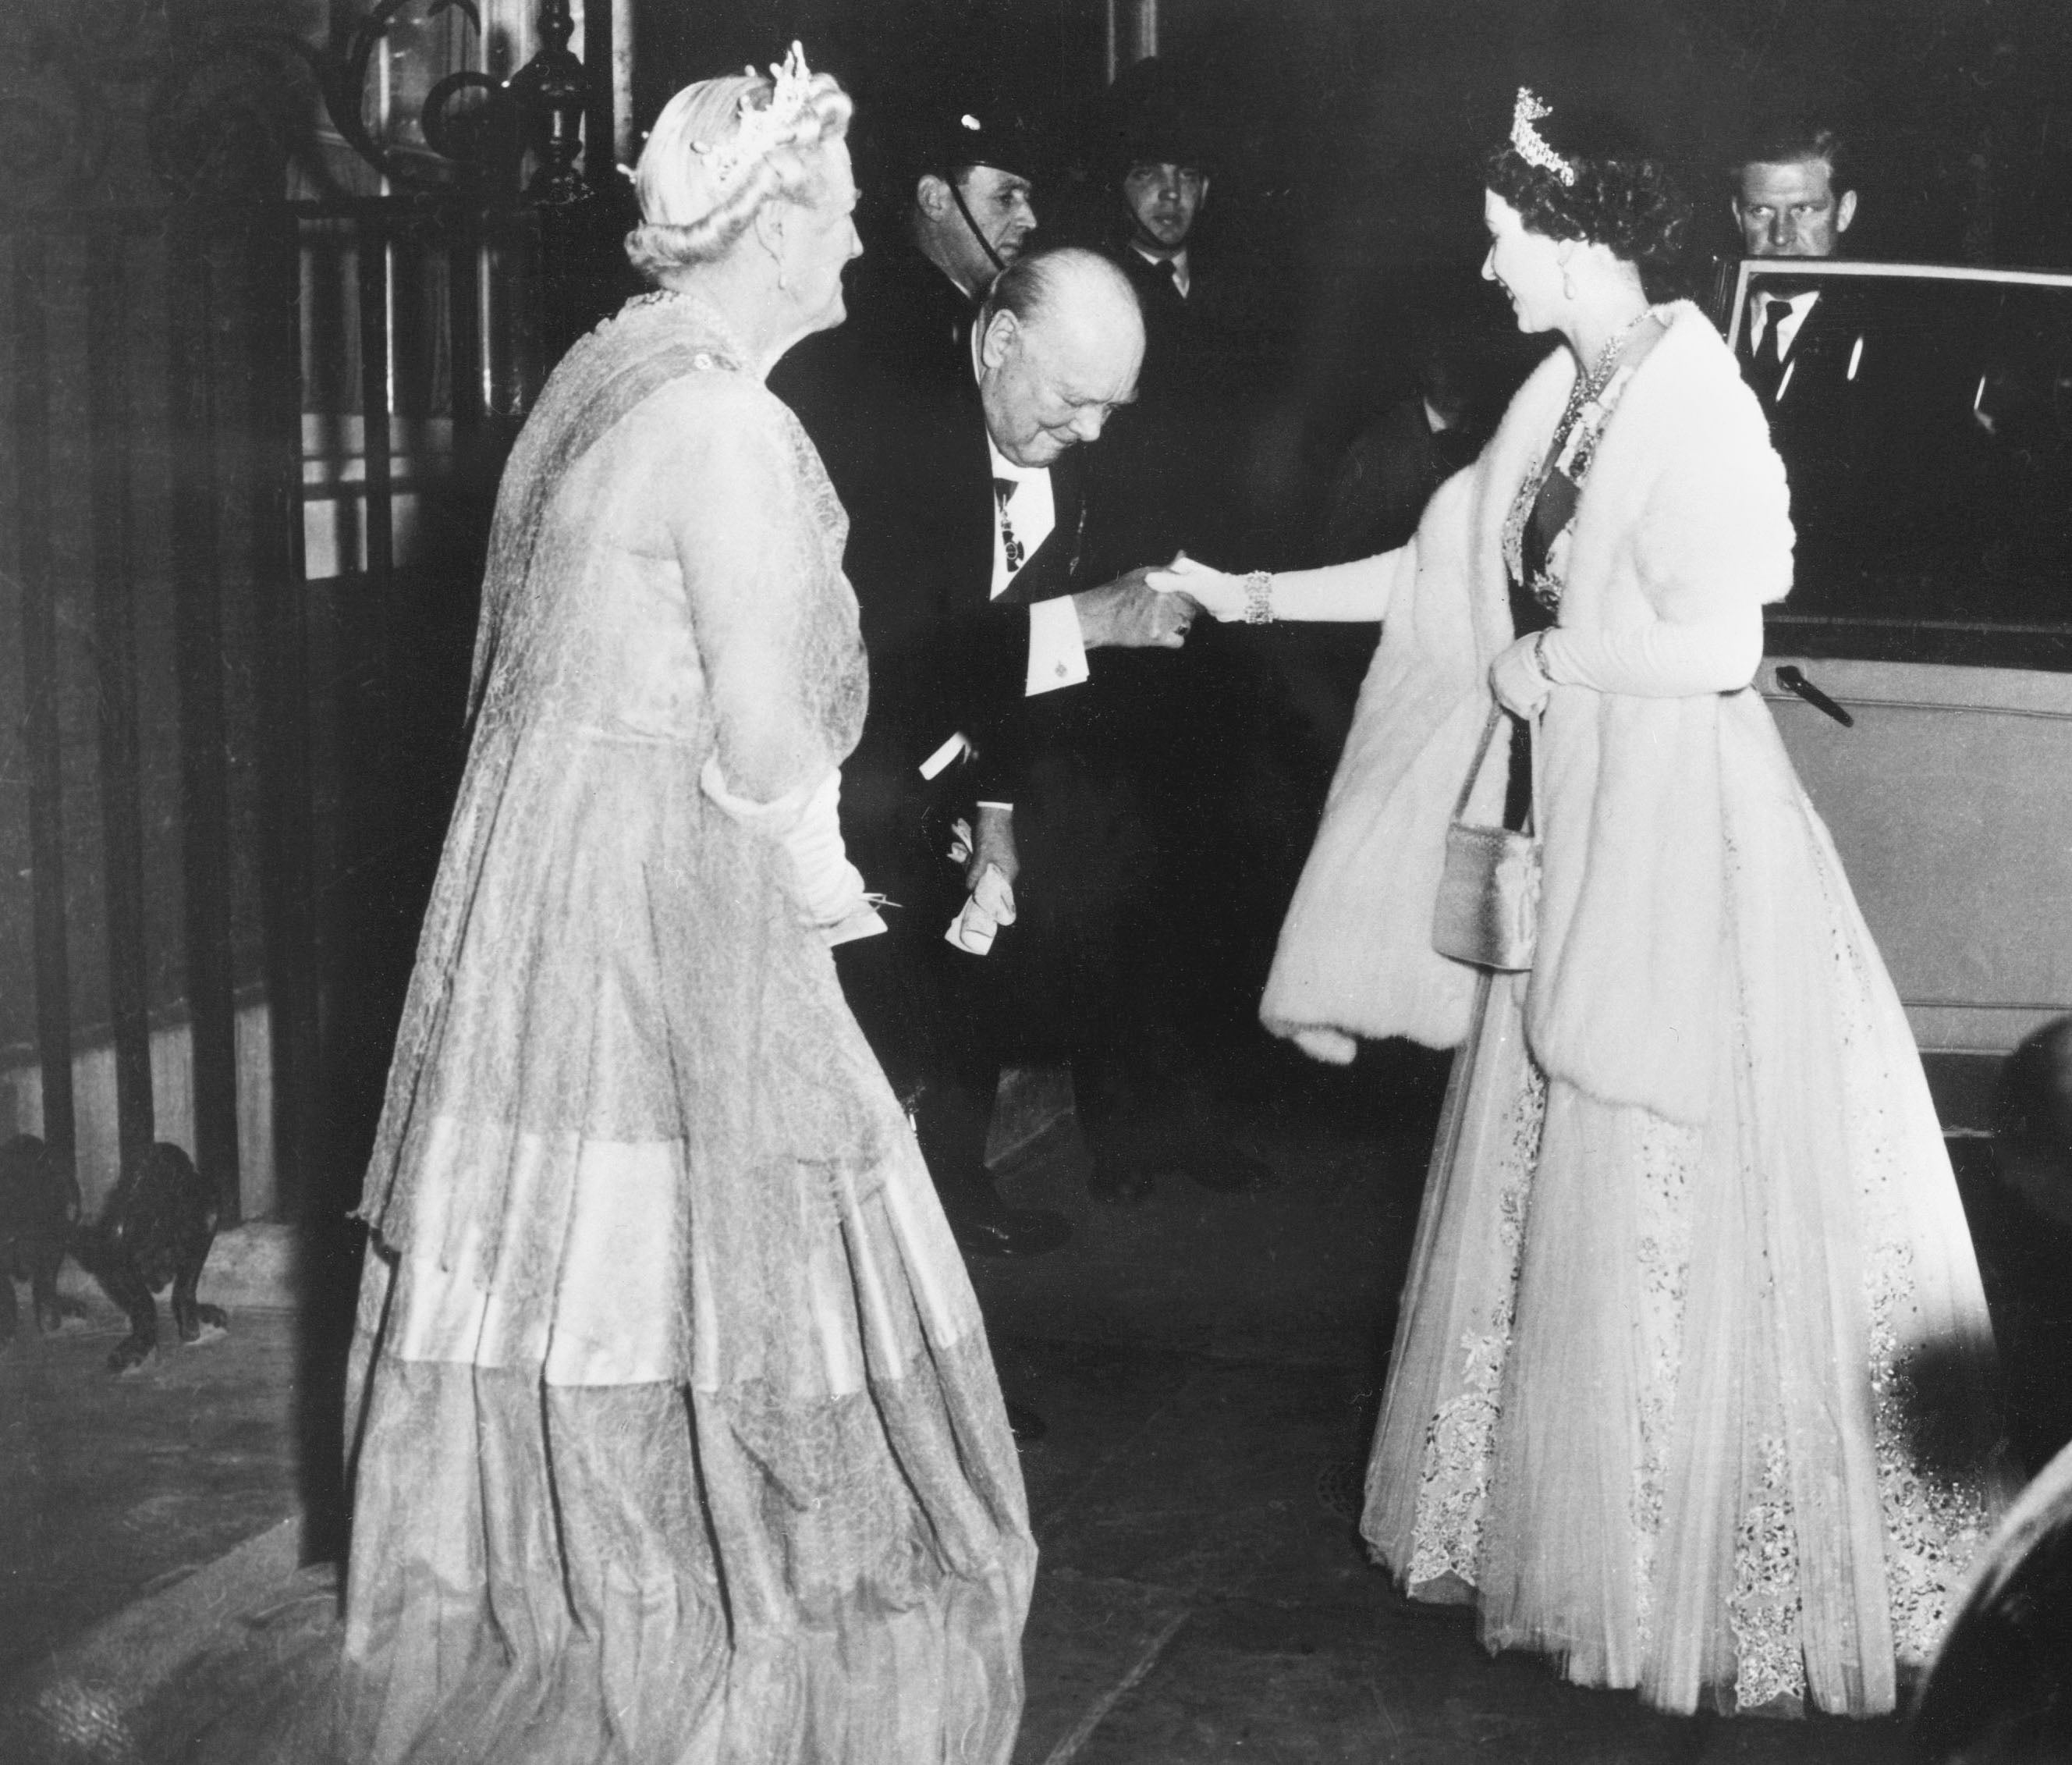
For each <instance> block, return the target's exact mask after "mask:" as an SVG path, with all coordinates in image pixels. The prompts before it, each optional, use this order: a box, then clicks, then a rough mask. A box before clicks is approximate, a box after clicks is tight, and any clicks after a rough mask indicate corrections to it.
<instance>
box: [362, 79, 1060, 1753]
mask: <svg viewBox="0 0 2072 1765" xmlns="http://www.w3.org/2000/svg"><path fill="white" fill-rule="evenodd" d="M772 73H773V76H774V78H772V79H762V78H758V77H754V76H737V77H734V78H730V79H722V80H708V81H705V82H704V83H702V84H698V85H695V86H692V87H689V88H686V89H685V91H683V92H680V93H678V94H677V95H676V97H675V98H674V99H673V100H672V101H671V103H670V104H669V105H668V107H667V109H665V110H664V113H663V114H662V116H661V117H660V119H659V120H658V121H657V122H656V126H655V129H654V130H653V132H652V134H651V136H650V138H649V139H648V145H647V148H646V150H645V152H644V153H643V154H642V157H641V161H640V165H639V177H638V187H639V198H640V204H641V212H642V214H643V224H642V225H641V226H640V227H639V228H637V229H636V230H635V232H634V233H633V234H632V235H631V238H630V239H629V241H628V249H629V251H630V253H631V256H632V257H633V259H634V261H635V264H636V265H639V267H640V268H641V269H643V270H644V271H645V272H646V273H647V274H648V275H649V277H650V278H652V280H653V281H654V282H656V284H657V285H658V286H657V288H656V292H654V293H652V294H648V295H646V296H644V297H643V298H639V299H636V300H635V301H633V302H631V303H630V304H629V305H628V306H627V307H626V308H625V309H624V310H623V311H621V312H620V313H619V315H617V316H616V317H615V318H613V319H610V320H608V321H607V322H606V323H604V324H603V325H602V326H600V327H598V329H597V330H596V331H594V332H593V333H591V335H589V336H588V337H586V338H585V339H583V340H582V342H581V343H579V344H577V346H576V347H575V348H574V349H573V350H572V351H571V352H569V356H567V358H566V359H565V360H564V361H563V362H562V363H561V365H560V366H559V367H558V368H557V369H556V370H555V372H554V374H553V377H552V378H551V379H550V380H549V382H548V384H547V386H546V388H545V392H544V393H542V395H541V398H540V401H539V403H538V405H537V409H535V410H534V412H533V413H532V417H531V418H530V420H529V421H528V423H527V425H526V426H525V430H524V434H522V435H521V436H520V438H519V441H518V444H517V446H516V451H514V452H513V454H512V458H511V461H510V463H509V467H508V470H507V471H506V473H505V475H504V484H503V489H502V493H501V496H500V500H499V503H498V507H497V515H496V524H495V534H494V537H493V539H492V542H491V559H490V565H489V571H488V576H487V582H486V585H485V589H484V604H483V615H482V626H481V632H480V637H479V644H478V649H477V656H476V667H475V688H474V693H475V706H474V718H475V729H474V740H473V747H472V749H471V755H470V758H469V762H468V767H467V775H466V778H465V781H464V783H463V787H462V790H461V795H460V800H459V803H458V808H457V809H456V811H455V813H454V821H453V826H452V829H451V832H450V834H449V836H448V838H447V841H446V852H445V855H444V858H443V862H442V866H441V869H440V872H439V875H438V883H437V887H436V889H435V891H434V896H433V899H432V903H431V907H430V913H429V915H428V916H427V919H426V924H425V927H424V931H423V935H422V940H421V944H420V946H419V950H418V957H417V969H416V973H415V976H414V978H413V983H412V988H411V992H410V996H409V1004H408V1006H407V1008H406V1011H405V1018H404V1022H403V1026H402V1030H401V1035H400V1038H399V1039H398V1043H397V1050H396V1054H395V1059H394V1064H393V1069H392V1072H391V1075H390V1079H389V1092H388V1101H387V1107H386V1110H385V1113H384V1116H383V1117H382V1121H381V1124H380V1133H379V1136H378V1139H377V1143H376V1147H375V1151H374V1156H373V1160H372V1166H371V1168H370V1170H369V1172H368V1181H367V1187H366V1193H365V1199H364V1206H363V1208H362V1213H363V1216H364V1219H365V1220H366V1221H367V1223H368V1227H369V1228H370V1234H371V1236H370V1243H369V1248H368V1255H367V1261H366V1272H365V1277H364V1286H363V1294H362V1302H361V1309H360V1326H359V1332H358V1335H357V1338H356V1354H355V1364H354V1383H353V1391H354V1396H353V1403H352V1412H351V1415H350V1417H349V1428H350V1448H351V1451H352V1466H353V1475H354V1491H355V1500H356V1512H355V1516H354V1529H353V1548H352V1562H351V1568H350V1577H349V1586H348V1589H347V1607H346V1613H347V1634H346V1641H345V1660H344V1664H343V1681H342V1684H341V1686H340V1693H339V1705H338V1711H337V1718H336V1722H337V1736H338V1738H337V1742H336V1746H337V1751H339V1752H340V1753H341V1754H343V1755H344V1756H346V1757H348V1758H351V1759H356V1760H358V1759H372V1760H382V1761H387V1760H402V1759H438V1760H440V1761H457V1760H466V1759H480V1760H484V1761H488V1760H494V1761H496V1762H497V1765H514V1762H518V1761H524V1760H537V1761H541V1762H543V1765H544V1762H554V1765H564V1762H566V1761H569V1760H577V1759H581V1760H598V1761H602V1760H610V1761H629V1762H630V1761H643V1762H644V1761H650V1760H652V1761H656V1762H657V1765H660V1762H664V1761H667V1762H670V1765H688V1762H697V1761H720V1760H726V1761H742V1762H744V1765H745V1762H754V1765H778V1762H782V1761H786V1760H799V1759H843V1760H847V1761H853V1762H859V1765H912V1762H913V1761H915V1760H919V1759H941V1760H945V1761H988V1762H998V1761H1004V1760H1005V1759H1006V1757H1007V1755H1008V1753H1009V1749H1010V1748H1011V1746H1012V1745H1013V1738H1014V1734H1015V1730H1016V1727H1017V1722H1018V1720H1019V1716H1020V1710H1021V1702H1022V1678H1021V1665H1020V1637H1021V1630H1022V1620H1023V1617H1024V1615H1025V1613H1026V1609H1027V1605H1028V1600H1029V1594H1030V1585H1031V1580H1032V1577H1033V1574H1034V1554H1035V1553H1034V1546H1033V1545H1032V1544H1031V1542H1030V1536H1029V1531H1028V1525H1027V1518H1026V1505H1025V1501H1024V1496H1023V1492H1022V1481H1021V1476H1020V1473H1019V1471H1018V1468H1017V1463H1016V1458H1015V1452H1014V1447H1013V1442H1012V1439H1011V1438H1010V1436H1009V1432H1008V1428H1007V1423H1006V1420H1005V1413H1004V1412H1003V1409H1002V1407H1001V1400H1000V1395H999V1391H998V1389H997V1384H996V1383H995V1380H994V1377H993V1368H992V1364H991V1361H990V1360H989V1356H988V1353H987V1349H986V1344H985V1337H984V1335H983V1332H982V1330H981V1327H980V1320H979V1314H978V1312H977V1310H976V1306H975V1303H974V1302H973V1298H972V1293H971V1290H970V1289H969V1287H968V1285H967V1283H966V1281H965V1277H964V1271H963V1265H962V1262H961V1261H960V1258H959V1256H958V1254H957V1251H956V1245H955V1244H954V1243H953V1242H952V1239H951V1237H950V1235H949V1232H948V1229H947V1228H946V1227H945V1225H944V1224H943V1218H942V1215H941V1212H940V1211H939V1208H938V1206H937V1204H936V1201H935V1195H934V1191H933V1190H932V1188H931V1186H930V1183H929V1182H928V1179H927V1172H926V1170H925V1169H924V1168H923V1165H922V1163H921V1162H920V1158H919V1153H918V1151H917V1150H916V1148H915V1143H914V1140H913V1137H912V1134H911V1132H910V1130H909V1129H908V1127H907V1125H906V1121H905V1119H904V1117H902V1114H901V1112H900V1110H899V1109H898V1105H897V1104H896V1102H895V1101H894V1097H893V1095H892V1092H891V1091H890V1088H888V1087H887V1085H886V1082H885V1080H884V1079H883V1077H882V1074H881V1073H880V1072H879V1071H878V1067H877V1066H876V1064H874V1061H873V1059H872V1058H871V1055H870V1050H869V1049H868V1047H866V1046H865V1043H864V1040H863V1038H862V1036H861V1035H860V1034H859V1032H858V1031H857V1026H856V1024H855V1022H854V1021H853V1019H852V1018H851V1017H850V1015H849V1011H848V1010H847V1008H846V1007H845V1005H844V1003H843V1001H842V994H841V989H840V987H839V986H838V985H837V980H836V976H835V971H834V968H833V961H832V959H831V957H830V953H829V945H830V944H832V943H833V942H837V941H839V940H841V939H843V938H845V937H847V936H857V935H864V934H867V933H868V932H871V931H873V930H875V929H878V926H877V922H876V920H875V916H874V912H873V910H872V906H871V903H870V900H869V899H867V898H866V897H865V895H864V893H863V890H862V887H861V880H860V878H858V877H857V873H856V871H855V870H854V868H853V866H851V865H850V864H849V862H848V860H847V858H846V857H845V854H844V851H843V847H842V841H841V833H840V832H839V829H838V828H837V822H836V803H837V779H838V776H839V775H838V772H837V767H838V766H839V764H840V763H841V759H843V757H844V755H845V754H846V753H847V752H848V751H849V748H850V747H851V746H852V745H853V743H854V742H855V739H856V737H857V730H858V729H859V726H860V725H861V721H862V718H863V713H864V705H865V664H864V654H863V650H862V647H861V642H860V640H859V638H858V636H857V609H856V603H855V599H854V598H853V595H852V594H851V592H850V590H849V584H848V582H846V581H845V578H844V577H843V575H842V572H841V556H842V546H843V541H844V537H845V531H846V525H847V524H846V521H845V519H844V516H843V514H842V512H841V508H840V506H839V505H838V504H837V502H836V500H835V497H834V494H833V491H832V490H831V489H830V488H829V486H828V480H827V479H826V477H825V475H824V474H823V472H822V471H821V468H820V460H819V459H818V457H817V456H816V454H815V452H814V451H813V448H812V445H811V443H810V442H808V440H807V438H806V436H805V434H804V432H803V430H801V429H800V426H799V425H798V423H797V422H796V421H795V420H794V419H793V418H792V417H791V413H790V412H789V411H788V410H787V409H785V407H784V406H783V405H781V404H780V403H779V401H777V400H776V399H775V397H772V396H771V394H770V393H768V392H767V390H766V389H765V388H764V385H763V376H764V375H765V374H766V373H767V371H768V370H769V368H770V367H771V364H772V363H773V362H774V361H775V360H776V359H777V357H778V356H780V355H781V354H783V352H784V351H785V350H786V349H787V348H789V347H790V346H791V344H794V343H795V342H796V341H797V340H798V339H800V338H802V337H804V335H807V334H808V333H809V332H812V331H816V330H819V329H821V328H824V327H827V326H829V325H833V324H837V323H840V322H841V318H842V315H843V307H842V294H841V274H842V270H843V268H844V266H845V264H846V263H847V262H848V261H849V259H851V258H852V257H854V256H855V255H856V254H857V251H858V250H859V249H860V247H859V245H857V237H856V232H855V229H854V228H853V225H852V224H851V220H850V211H851V209H852V208H853V205H854V202H855V194H856V192H855V186H854V184H853V181H852V179H851V175H850V171H849V154H848V149H847V147H846V145H845V140H844V136H845V130H846V126H847V122H848V118H849V101H848V99H847V98H846V97H845V95H844V94H843V93H842V92H841V88H839V87H838V86H837V84H835V82H834V81H833V80H831V79H830V78H828V76H825V75H813V74H811V73H810V72H808V71H807V70H806V69H805V68H804V64H803V61H802V60H801V59H800V57H799V56H798V52H797V51H796V48H795V49H794V51H793V53H792V58H791V60H790V61H788V62H787V64H785V65H784V66H783V68H776V69H773V70H772Z"/></svg>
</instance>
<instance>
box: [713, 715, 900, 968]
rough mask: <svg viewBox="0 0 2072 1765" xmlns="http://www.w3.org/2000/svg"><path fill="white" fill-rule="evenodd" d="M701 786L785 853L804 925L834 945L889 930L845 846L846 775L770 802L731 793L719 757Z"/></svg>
mask: <svg viewBox="0 0 2072 1765" xmlns="http://www.w3.org/2000/svg"><path fill="white" fill-rule="evenodd" d="M698 784H699V786H700V788H702V789H703V790H704V792H705V795H706V796H709V797H710V798H711V799H712V800H713V802H715V803H717V804H718V805H719V806H720V807H721V808H722V809H724V810H725V811H726V813H727V814H729V815H730V816H731V817H733V818H734V820H735V821H739V822H741V823H742V825H744V826H746V827H752V828H754V829H757V830H758V831H759V832H761V833H765V834H767V835H768V836H769V837H771V839H773V840H774V841H775V842H776V844H777V845H778V846H779V848H780V849H781V850H783V854H784V858H785V860H786V862H785V864H784V866H783V873H782V874H783V875H784V878H785V882H784V887H785V893H786V894H787V895H789V896H790V897H791V901H792V903H793V904H794V905H795V906H796V907H797V908H798V909H799V917H800V920H801V921H802V922H803V923H804V924H808V925H811V926H813V927H816V928H817V929H818V930H819V932H820V936H822V937H823V938H824V940H826V941H827V942H828V944H846V943H848V942H849V940H851V939H853V938H867V937H870V936H873V935H874V934H875V933H877V932H882V931H883V930H885V928H886V927H885V921H884V920H882V918H881V917H880V916H879V915H878V899H875V898H874V897H873V896H871V895H869V894H868V893H866V892H865V889H864V886H863V877H862V875H861V873H860V872H859V871H858V870H857V867H856V866H854V865H853V864H852V863H850V862H849V850H848V848H847V847H846V846H845V845H844V844H843V843H842V834H841V815H840V808H841V772H840V771H838V770H835V769H833V768H830V769H829V771H828V772H827V774H826V775H825V776H824V777H823V778H822V779H821V780H820V783H819V784H816V785H813V786H812V787H811V788H807V787H805V786H801V787H800V788H799V789H797V790H796V791H787V792H785V793H784V795H783V796H780V797H778V798H776V799H775V800H773V801H771V802H768V803H758V802H755V801H754V800H752V799H750V798H748V797H742V796H735V795H734V793H733V792H731V791H730V790H729V789H728V788H727V784H726V774H725V773H724V772H722V771H721V770H720V764H719V756H718V755H717V754H715V755H712V756H711V757H710V758H709V759H707V760H706V762H705V770H704V771H702V772H701V774H700V775H699V777H698Z"/></svg>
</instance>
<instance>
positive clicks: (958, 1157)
mask: <svg viewBox="0 0 2072 1765" xmlns="http://www.w3.org/2000/svg"><path fill="white" fill-rule="evenodd" d="M923 807H924V800H923V799H922V797H921V796H920V795H919V793H918V792H904V793H902V796H900V797H899V798H898V800H897V806H896V808H894V809H893V810H892V811H890V813H886V814H884V815H882V817H878V819H877V821H876V823H875V825H870V826H866V827H861V828H850V829H845V831H846V832H847V833H848V836H849V850H850V853H851V854H852V856H853V858H855V861H856V862H857V866H858V868H859V869H861V871H862V872H863V875H864V878H865V882H867V883H868V885H869V886H870V887H872V888H874V889H877V890H880V891H883V892H884V893H885V894H886V895H888V896H889V897H890V899H891V900H892V901H894V902H895V903H898V904H897V905H896V906H890V907H886V909H885V913H884V918H885V921H886V925H887V926H888V927H889V928H890V929H889V930H888V931H887V932H886V933H884V934H883V935H882V936H878V937H870V938H861V939H858V940H856V941H855V942H853V943H849V944H841V945H838V946H837V948H836V950H835V952H834V954H835V972H836V973H837V974H838V975H839V976H840V977H841V984H842V993H843V995H844V997H845V998H846V999H847V1000H848V1002H849V1010H851V1011H853V1012H854V1013H855V1014H856V1021H857V1025H858V1026H859V1027H860V1028H861V1030H862V1031H863V1034H864V1039H865V1040H866V1041H867V1042H869V1043H870V1051H871V1052H872V1053H873V1054H874V1055H877V1056H878V1064H879V1065H880V1066H882V1067H883V1068H885V1076H886V1078H887V1079H888V1080H890V1081H891V1084H892V1088H893V1090H894V1092H895V1093H896V1094H897V1095H898V1098H899V1101H901V1103H902V1104H903V1105H905V1106H906V1109H907V1111H908V1113H910V1114H911V1116H912V1117H913V1119H914V1124H915V1131H916V1133H918V1135H919V1138H920V1142H921V1154H922V1156H923V1158H925V1159H926V1160H927V1166H928V1171H929V1175H931V1176H932V1177H933V1178H934V1179H935V1187H936V1191H937V1192H938V1193H939V1194H940V1195H943V1197H944V1198H945V1199H955V1197H956V1195H958V1194H959V1193H960V1192H961V1191H965V1190H967V1189H969V1188H971V1187H983V1186H984V1185H985V1184H986V1183H988V1182H989V1180H990V1179H989V1178H988V1177H987V1175H986V1170H985V1141H986V1132H987V1129H988V1127H989V1125H990V1122H991V1120H992V1113H993V1094H994V1092H995V1091H996V1090H997V1088H998V1086H999V1082H1000V1064H1001V1062H1000V1054H999V1051H998V1047H997V1041H996V1038H995V1035H994V1034H993V1022H992V1020H993V1001H992V999H991V998H990V994H991V992H992V991H993V982H992V977H991V976H990V975H989V973H986V972H985V966H984V965H985V963H986V962H989V961H992V958H991V957H973V956H970V955H968V954H967V953H965V952H962V951H960V950H957V949H956V948H953V947H952V945H951V944H949V942H948V940H946V939H945V938H944V937H943V932H944V931H945V930H947V929H948V926H949V923H950V921H951V920H952V919H953V918H954V917H955V916H956V913H957V911H958V910H959V909H960V907H962V906H963V904H964V883H963V878H962V874H961V872H960V870H959V868H958V867H957V866H956V865H954V864H952V862H950V861H949V859H948V856H947V853H946V851H939V850H936V846H937V845H938V844H939V843H941V842H943V841H946V840H947V834H946V833H943V830H942V829H939V828H938V827H937V826H936V825H935V822H934V821H932V820H931V821H927V822H925V823H924V821H923Z"/></svg>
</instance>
